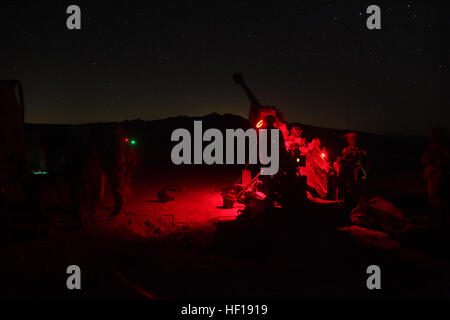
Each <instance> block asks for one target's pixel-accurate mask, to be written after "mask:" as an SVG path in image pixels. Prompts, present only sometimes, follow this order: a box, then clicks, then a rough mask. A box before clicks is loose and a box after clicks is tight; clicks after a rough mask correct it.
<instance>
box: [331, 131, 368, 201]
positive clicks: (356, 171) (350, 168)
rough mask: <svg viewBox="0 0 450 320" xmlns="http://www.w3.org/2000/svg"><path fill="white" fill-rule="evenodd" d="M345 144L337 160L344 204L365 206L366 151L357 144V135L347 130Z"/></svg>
mask: <svg viewBox="0 0 450 320" xmlns="http://www.w3.org/2000/svg"><path fill="white" fill-rule="evenodd" d="M344 137H345V139H346V140H347V144H348V145H347V146H346V147H345V148H344V149H343V150H342V152H341V156H340V157H339V159H338V162H339V176H340V179H339V180H340V185H341V190H342V195H343V198H344V204H345V206H346V207H347V208H348V209H350V210H351V209H353V208H354V207H355V206H356V205H357V204H358V203H359V204H360V205H361V206H365V204H366V203H365V201H361V200H364V199H365V197H364V195H365V193H366V192H365V191H366V190H365V182H366V178H367V176H366V175H367V172H366V170H367V151H366V150H364V149H362V148H360V147H359V145H358V135H357V133H355V132H349V133H347V134H346V135H345V136H344Z"/></svg>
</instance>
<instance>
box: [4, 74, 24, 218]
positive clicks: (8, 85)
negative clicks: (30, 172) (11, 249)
mask: <svg viewBox="0 0 450 320" xmlns="http://www.w3.org/2000/svg"><path fill="white" fill-rule="evenodd" d="M16 91H18V95H17V94H16ZM23 123H24V102H23V92H22V85H21V84H20V83H19V82H18V81H16V80H7V81H0V214H1V213H2V212H4V211H5V210H6V205H5V206H4V204H5V203H4V202H3V200H6V199H4V196H5V194H6V189H7V187H8V185H10V184H15V183H22V182H23V181H24V180H25V178H26V173H27V165H26V149H25V137H24V125H23ZM5 202H6V201H5Z"/></svg>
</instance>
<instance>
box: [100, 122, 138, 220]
mask: <svg viewBox="0 0 450 320" xmlns="http://www.w3.org/2000/svg"><path fill="white" fill-rule="evenodd" d="M112 138H113V139H114V143H113V144H112V148H111V151H112V153H111V154H103V158H104V163H105V165H104V167H105V172H106V175H107V177H108V179H109V181H110V183H111V188H112V193H113V197H114V211H113V213H112V214H111V215H112V216H117V215H123V214H124V213H125V208H126V204H127V200H128V195H129V192H130V182H131V176H132V173H133V171H134V168H135V166H136V151H135V149H134V144H135V143H136V141H135V140H132V139H130V138H128V137H127V136H126V135H125V134H124V133H123V130H122V128H121V127H120V126H117V127H115V128H114V134H113V137H112Z"/></svg>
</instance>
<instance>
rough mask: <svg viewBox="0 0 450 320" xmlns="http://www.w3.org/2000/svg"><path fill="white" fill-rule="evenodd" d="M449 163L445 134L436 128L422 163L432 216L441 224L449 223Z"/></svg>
mask: <svg viewBox="0 0 450 320" xmlns="http://www.w3.org/2000/svg"><path fill="white" fill-rule="evenodd" d="M449 162H450V150H449V146H448V142H447V140H446V137H445V132H444V130H443V129H442V128H438V127H434V128H432V129H431V139H430V142H429V143H428V145H427V147H426V149H425V151H424V153H423V154H422V163H423V165H424V178H425V180H426V181H427V189H428V199H429V203H430V207H431V209H432V216H433V218H434V219H436V220H438V221H439V222H441V223H447V222H448V221H447V220H448V210H449V205H448V196H449V178H450V164H449Z"/></svg>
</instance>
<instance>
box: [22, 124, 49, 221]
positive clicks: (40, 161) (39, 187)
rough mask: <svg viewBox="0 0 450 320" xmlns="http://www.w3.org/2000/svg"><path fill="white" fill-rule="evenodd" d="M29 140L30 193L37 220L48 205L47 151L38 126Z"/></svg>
mask: <svg viewBox="0 0 450 320" xmlns="http://www.w3.org/2000/svg"><path fill="white" fill-rule="evenodd" d="M27 140H28V141H27V160H28V169H29V171H30V173H31V176H30V184H29V194H30V197H31V200H32V203H33V215H34V218H35V219H36V220H37V219H40V218H42V217H43V215H44V212H45V206H46V203H45V195H44V188H45V186H46V184H47V171H48V167H47V153H46V151H45V149H44V147H43V145H42V141H41V132H40V130H39V129H38V128H33V130H32V131H31V133H30V136H29V138H28V139H27Z"/></svg>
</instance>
